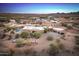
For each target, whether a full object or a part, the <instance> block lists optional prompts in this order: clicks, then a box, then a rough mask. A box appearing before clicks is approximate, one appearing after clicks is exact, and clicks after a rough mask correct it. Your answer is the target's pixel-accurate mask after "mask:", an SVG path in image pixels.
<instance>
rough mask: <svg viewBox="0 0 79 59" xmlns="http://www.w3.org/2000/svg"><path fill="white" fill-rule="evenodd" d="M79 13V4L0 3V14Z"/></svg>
mask: <svg viewBox="0 0 79 59" xmlns="http://www.w3.org/2000/svg"><path fill="white" fill-rule="evenodd" d="M76 11H79V3H0V13H41V14H46V13H58V12H59V13H63V12H64V13H68V12H76Z"/></svg>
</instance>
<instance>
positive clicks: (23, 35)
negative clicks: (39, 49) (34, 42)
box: [20, 32, 29, 38]
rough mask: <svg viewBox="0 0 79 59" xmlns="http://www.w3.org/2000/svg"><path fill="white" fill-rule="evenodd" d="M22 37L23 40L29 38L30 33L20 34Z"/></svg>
mask: <svg viewBox="0 0 79 59" xmlns="http://www.w3.org/2000/svg"><path fill="white" fill-rule="evenodd" d="M20 36H21V37H22V38H27V37H28V36H29V33H28V32H22V33H21V34H20Z"/></svg>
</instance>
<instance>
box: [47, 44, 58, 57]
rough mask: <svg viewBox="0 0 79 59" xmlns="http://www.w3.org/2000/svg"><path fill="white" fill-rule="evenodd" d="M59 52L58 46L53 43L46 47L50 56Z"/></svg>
mask: <svg viewBox="0 0 79 59" xmlns="http://www.w3.org/2000/svg"><path fill="white" fill-rule="evenodd" d="M58 52H59V50H58V47H57V46H56V45H54V44H50V47H49V49H48V54H49V55H51V56H55V55H57V54H58Z"/></svg>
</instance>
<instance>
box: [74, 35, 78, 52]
mask: <svg viewBox="0 0 79 59" xmlns="http://www.w3.org/2000/svg"><path fill="white" fill-rule="evenodd" d="M74 49H75V50H76V51H78V50H79V36H75V46H74Z"/></svg>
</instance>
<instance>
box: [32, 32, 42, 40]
mask: <svg viewBox="0 0 79 59" xmlns="http://www.w3.org/2000/svg"><path fill="white" fill-rule="evenodd" d="M31 35H32V37H35V38H36V39H38V38H40V36H41V33H40V32H34V33H32V34H31Z"/></svg>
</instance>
